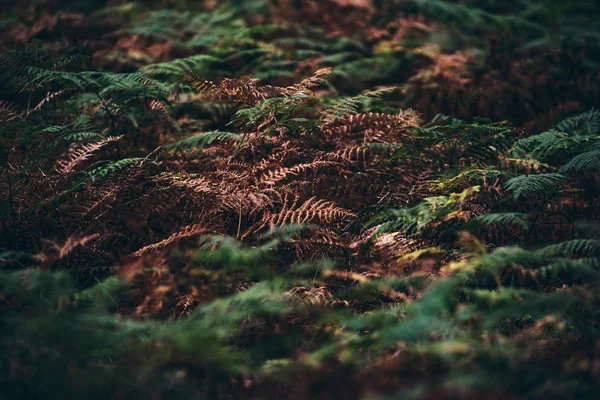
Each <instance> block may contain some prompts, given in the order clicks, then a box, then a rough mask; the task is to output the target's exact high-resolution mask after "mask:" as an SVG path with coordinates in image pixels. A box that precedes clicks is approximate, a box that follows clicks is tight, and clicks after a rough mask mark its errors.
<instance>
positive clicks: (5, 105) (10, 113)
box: [0, 101, 23, 123]
mask: <svg viewBox="0 0 600 400" xmlns="http://www.w3.org/2000/svg"><path fill="white" fill-rule="evenodd" d="M16 119H23V113H22V112H18V111H17V106H16V105H14V104H10V103H9V102H7V101H0V122H2V123H6V122H11V121H14V120H16Z"/></svg>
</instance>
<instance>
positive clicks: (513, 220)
mask: <svg viewBox="0 0 600 400" xmlns="http://www.w3.org/2000/svg"><path fill="white" fill-rule="evenodd" d="M526 217H527V214H522V213H513V212H503V213H494V214H486V215H480V216H478V217H475V218H474V219H473V222H474V223H476V224H482V225H501V226H504V225H514V226H518V227H519V228H521V229H523V230H526V229H528V228H529V223H528V222H527V220H526Z"/></svg>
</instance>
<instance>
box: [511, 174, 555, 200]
mask: <svg viewBox="0 0 600 400" xmlns="http://www.w3.org/2000/svg"><path fill="white" fill-rule="evenodd" d="M564 179H565V176H564V175H561V174H557V173H548V174H538V175H521V176H517V177H515V178H512V179H509V180H508V181H507V182H506V185H505V187H506V190H510V191H511V192H513V196H514V199H515V200H516V199H518V198H519V197H521V196H522V195H524V194H535V193H548V192H550V191H551V190H553V189H554V188H555V186H556V185H557V184H558V183H560V182H562V181H563V180H564Z"/></svg>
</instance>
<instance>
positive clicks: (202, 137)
mask: <svg viewBox="0 0 600 400" xmlns="http://www.w3.org/2000/svg"><path fill="white" fill-rule="evenodd" d="M215 141H234V142H241V141H242V136H241V135H239V134H237V133H232V132H222V131H213V132H203V133H200V134H197V135H194V136H190V137H189V138H187V139H183V140H181V141H179V142H177V143H173V144H171V145H169V146H167V147H166V148H167V149H175V150H184V151H185V150H192V149H194V148H198V149H202V148H204V147H205V146H207V145H210V144H212V143H213V142H215Z"/></svg>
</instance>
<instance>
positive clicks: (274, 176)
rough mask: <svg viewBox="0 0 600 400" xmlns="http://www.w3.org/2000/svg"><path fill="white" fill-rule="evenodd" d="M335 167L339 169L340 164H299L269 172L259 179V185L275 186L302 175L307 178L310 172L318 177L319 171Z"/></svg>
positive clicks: (315, 162) (329, 162)
mask: <svg viewBox="0 0 600 400" xmlns="http://www.w3.org/2000/svg"><path fill="white" fill-rule="evenodd" d="M334 166H335V167H338V166H339V164H338V163H336V162H333V161H312V162H310V163H305V164H297V165H294V166H293V167H289V168H278V169H276V170H273V171H268V172H266V173H265V174H263V175H262V176H261V177H260V178H259V181H258V182H259V184H265V185H275V184H276V183H278V182H281V181H283V180H285V179H288V178H290V177H297V176H300V175H301V174H303V175H304V176H307V174H308V173H309V172H312V173H313V174H314V175H316V174H317V172H318V171H319V170H322V169H325V168H328V167H334Z"/></svg>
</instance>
